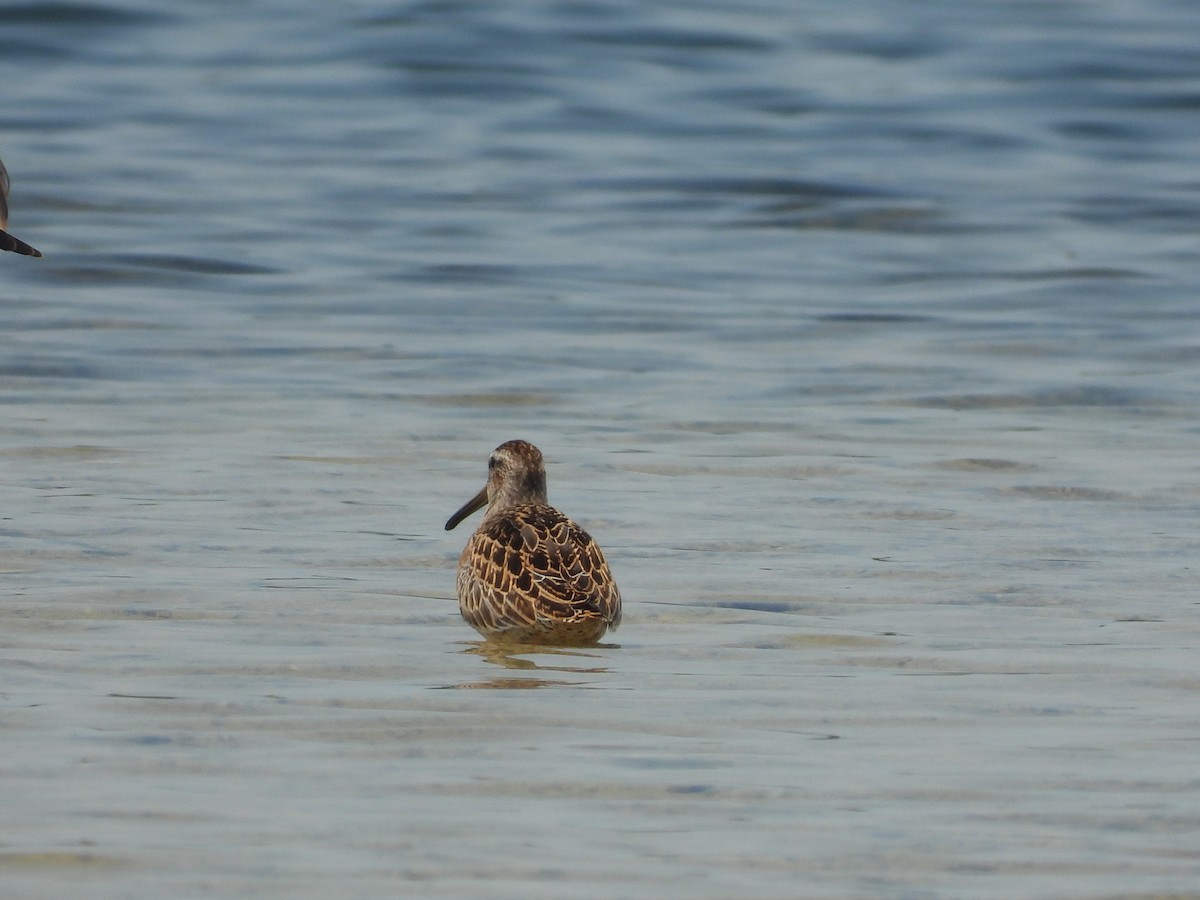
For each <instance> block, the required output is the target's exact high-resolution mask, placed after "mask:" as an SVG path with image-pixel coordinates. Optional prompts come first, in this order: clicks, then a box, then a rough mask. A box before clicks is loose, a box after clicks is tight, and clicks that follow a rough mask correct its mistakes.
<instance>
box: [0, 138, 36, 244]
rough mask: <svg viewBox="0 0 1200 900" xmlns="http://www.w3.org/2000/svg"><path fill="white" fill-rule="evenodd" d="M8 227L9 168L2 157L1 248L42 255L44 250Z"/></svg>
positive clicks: (0, 167)
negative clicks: (14, 235) (21, 238)
mask: <svg viewBox="0 0 1200 900" xmlns="http://www.w3.org/2000/svg"><path fill="white" fill-rule="evenodd" d="M7 227H8V170H7V169H5V168H4V160H2V159H0V250H11V251H12V252H13V253H20V254H22V255H23V256H41V255H42V251H40V250H35V249H34V248H33V247H30V246H29V245H28V244H27V243H25V242H24V241H22V240H20V239H19V238H15V237H13V236H12V235H11V234H9V233H8V232H7V231H5V230H4V229H5V228H7Z"/></svg>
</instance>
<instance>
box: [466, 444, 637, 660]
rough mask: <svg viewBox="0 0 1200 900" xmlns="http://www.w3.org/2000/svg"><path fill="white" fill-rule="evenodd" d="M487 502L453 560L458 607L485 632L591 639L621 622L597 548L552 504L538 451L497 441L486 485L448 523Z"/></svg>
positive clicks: (528, 639)
mask: <svg viewBox="0 0 1200 900" xmlns="http://www.w3.org/2000/svg"><path fill="white" fill-rule="evenodd" d="M485 504H487V507H488V510H487V512H486V513H485V514H484V517H483V521H482V522H480V523H479V528H477V529H476V530H475V533H474V534H473V535H471V539H470V540H469V541H467V546H466V547H465V548H464V549H463V552H462V556H461V557H459V561H458V607H459V610H460V611H461V612H462V617H463V618H464V619H466V621H467V622H468V624H470V625H471V626H472V627H473V628H475V630H476V631H478V632H479V633H480V634H483V635H485V636H487V637H491V638H497V639H502V640H504V641H510V642H516V643H535V644H591V643H595V642H596V641H598V640H600V638H602V637H603V636H604V633H605V632H606V631H607V630H608V629H609V628H616V627H617V626H618V625H619V624H620V622H621V594H620V592H619V591H618V590H617V584H616V582H615V581H614V580H613V576H612V572H611V571H609V568H608V563H607V562H606V561H605V559H604V554H603V553H601V552H600V547H599V546H598V545H597V544H596V542H595V541H594V540H592V538H591V536H590V535H589V534H588V533H587V532H586V531H584V530H583V529H582V528H580V527H579V526H578V525H576V524H575V523H574V522H572V521H571V520H570V519H568V518H567V517H566V516H564V515H563V514H562V513H560V512H559V511H558V510H557V509H555V508H554V507H552V506H550V504H549V503H548V502H547V499H546V470H545V466H544V463H543V461H542V453H541V451H540V450H538V448H537V447H535V446H533V444H530V443H527V442H525V441H508V442H507V443H505V444H501V445H500V446H499V447H497V448H496V449H495V450H494V451H493V452H492V455H491V457H490V458H489V460H488V483H487V486H486V487H485V488H484V489H483V490H482V491H480V492H479V494H477V495H476V496H475V497H473V498H472V499H471V500H470V501H468V502H467V503H466V504H465V505H464V506H463V507H462V509H460V510H459V511H458V512H456V513H455V514H454V515H453V516H451V517H450V521H448V522H447V523H446V530H447V531H449V530H451V529H452V528H454V527H455V526H456V525H458V523H459V522H461V521H462V520H463V519H465V518H466V517H467V516H469V515H470V514H471V513H473V512H474V511H475V510H477V509H479V508H480V507H482V506H484V505H485Z"/></svg>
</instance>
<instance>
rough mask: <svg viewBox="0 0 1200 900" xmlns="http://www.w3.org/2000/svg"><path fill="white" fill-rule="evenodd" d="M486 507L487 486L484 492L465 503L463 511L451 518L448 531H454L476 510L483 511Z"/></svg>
mask: <svg viewBox="0 0 1200 900" xmlns="http://www.w3.org/2000/svg"><path fill="white" fill-rule="evenodd" d="M485 506H487V485H484V487H483V490H482V491H480V492H479V493H478V494H476V495H475V496H474V497H472V498H471V499H470V500H468V501H467V502H466V503H464V504H463V507H462V509H460V510H459V511H458V512H456V513H455V514H454V515H452V516H451V517H450V520H449V521H448V522H446V530H447V531H453V530H454V526H456V525H457V524H458V523H459V522H461V521H462V520H463V519H465V518H466V517H467V516H469V515H470V514H471V513H473V512H475V510H477V509H483V507H485Z"/></svg>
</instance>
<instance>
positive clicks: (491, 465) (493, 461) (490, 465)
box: [488, 456, 496, 472]
mask: <svg viewBox="0 0 1200 900" xmlns="http://www.w3.org/2000/svg"><path fill="white" fill-rule="evenodd" d="M494 468H496V457H494V456H489V457H488V471H489V472H490V471H491V470H492V469H494Z"/></svg>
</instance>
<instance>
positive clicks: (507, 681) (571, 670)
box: [445, 641, 618, 690]
mask: <svg viewBox="0 0 1200 900" xmlns="http://www.w3.org/2000/svg"><path fill="white" fill-rule="evenodd" d="M617 646H618V645H617V644H594V645H592V646H590V647H587V648H580V647H547V646H545V645H541V644H512V643H507V644H504V643H497V642H495V641H472V642H471V643H470V644H469V645H468V646H467V649H466V650H464V651H463V652H464V653H474V654H476V655H478V656H482V657H483V658H484V659H485V660H486V661H487V662H489V663H491V664H492V665H495V666H500V667H501V668H504V669H520V670H522V671H536V672H546V673H550V672H561V673H564V674H570V675H605V674H607V673H608V672H610V671H611V669H609V668H608V667H607V666H589V665H570V664H569V662H570V658H571V657H574V658H578V659H580V661H581V662H582V661H584V660H588V659H597V658H598V656H597V654H595V653H590V652H588V651H589V650H609V649H613V648H615V647H617ZM528 654H537V655H539V656H555V657H564V659H563V662H562V664H559V665H552V664H548V663H545V662H536V661H534V660H532V659H529V658H527V655H528ZM593 686H594V683H593V682H590V681H568V680H566V679H563V678H517V677H512V676H500V677H496V678H485V679H482V680H479V681H467V682H463V683H461V684H451V685H445V687H447V688H457V689H470V690H486V689H489V688H491V689H499V690H529V689H531V688H544V687H574V688H589V687H593Z"/></svg>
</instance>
